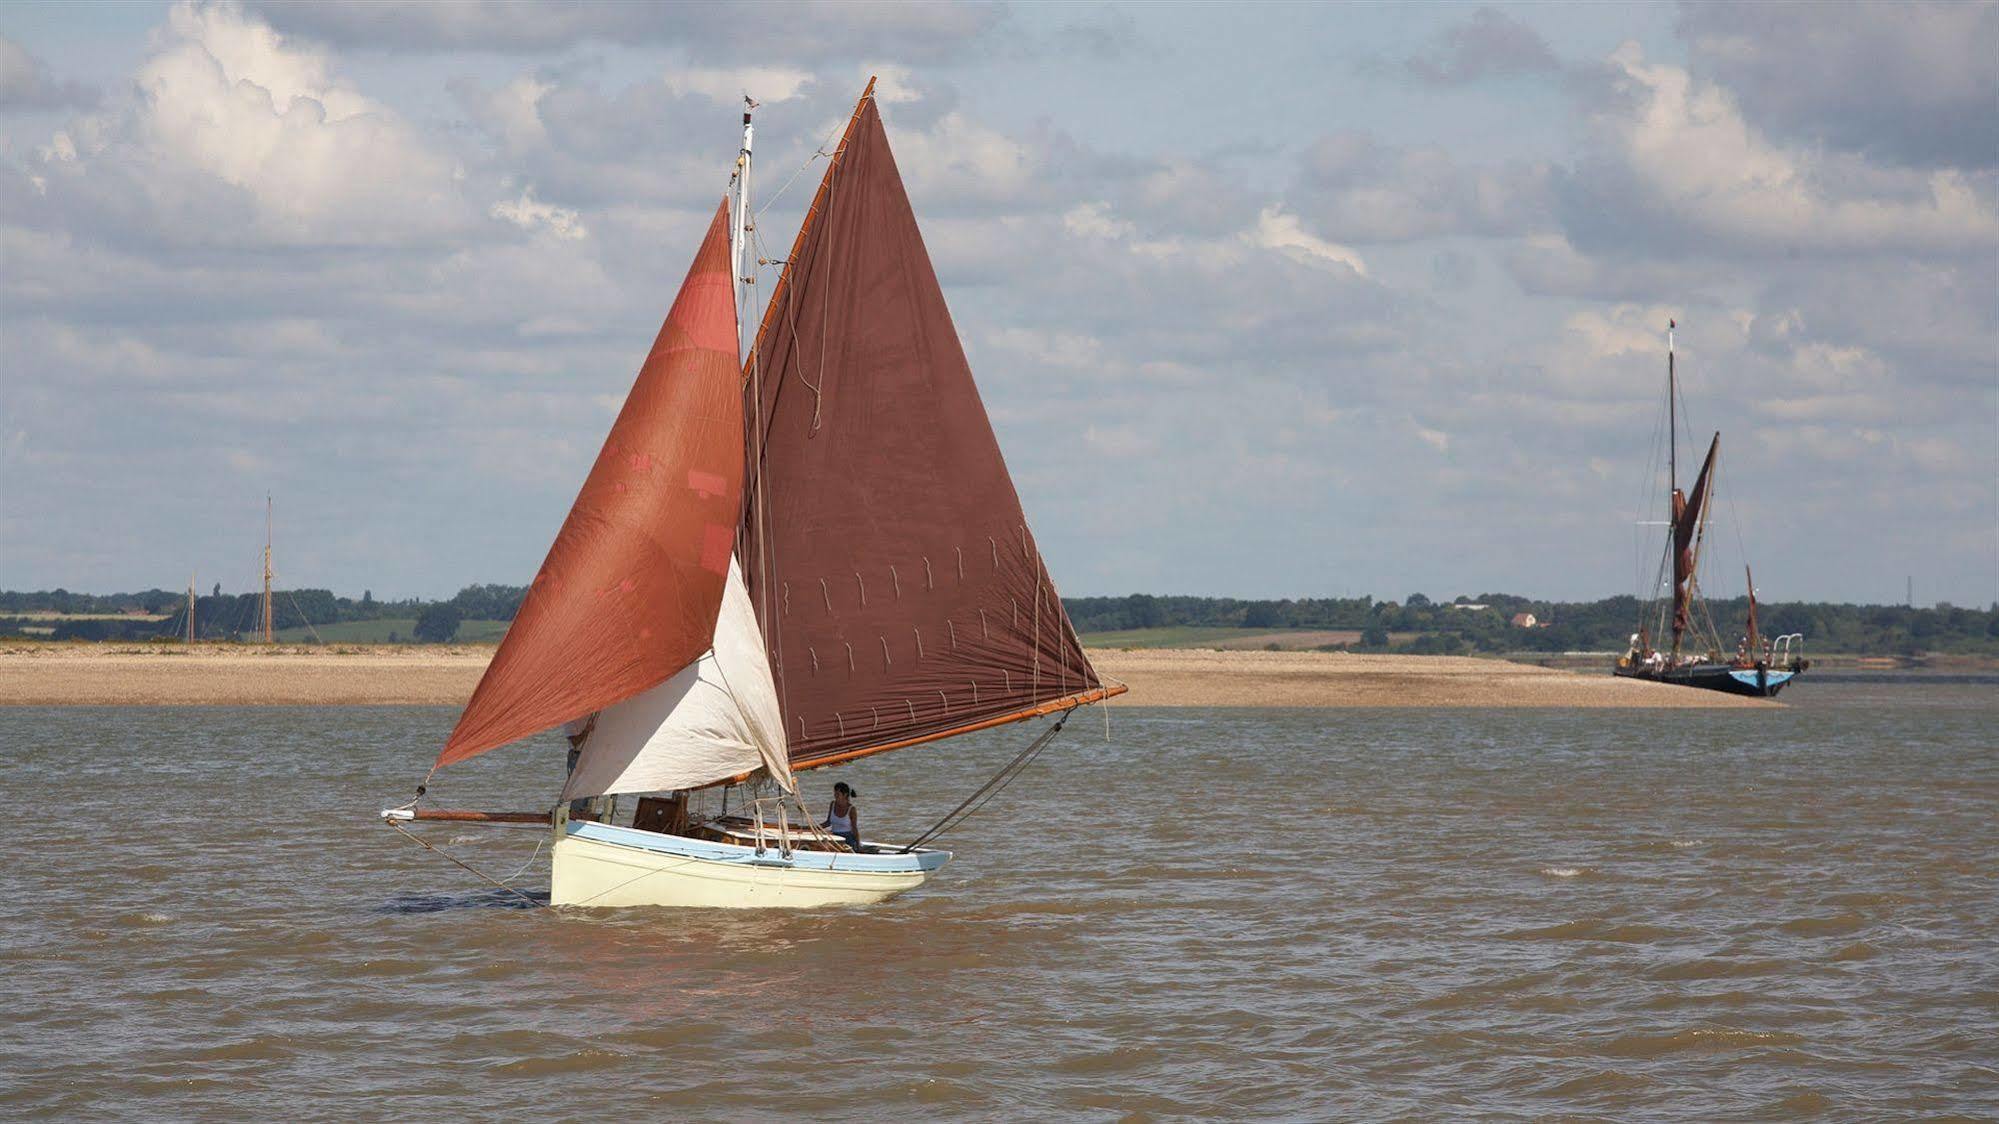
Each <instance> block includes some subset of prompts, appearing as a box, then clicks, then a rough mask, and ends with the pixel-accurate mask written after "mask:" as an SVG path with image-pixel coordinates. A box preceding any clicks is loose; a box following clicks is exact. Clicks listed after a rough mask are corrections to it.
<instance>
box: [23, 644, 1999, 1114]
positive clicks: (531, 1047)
mask: <svg viewBox="0 0 1999 1124" xmlns="http://www.w3.org/2000/svg"><path fill="white" fill-rule="evenodd" d="M1786 699H1787V700H1788V701H1792V702H1793V703H1794V704H1795V705H1793V706H1792V707H1790V708H1788V709H1783V710H1769V711H1714V712H1697V711H1689V712H1650V713H1643V712H1615V711H1590V712H1559V711H1518V710H1516V711H1504V712H1500V711H1472V710H1455V711H1443V710H1438V711H1421V710H1417V711H1410V710H1401V711H1393V712H1388V711H1310V712H1306V711H1265V712H1255V711H1144V710H1138V709H1122V710H1119V711H1117V712H1116V714H1115V721H1114V728H1113V737H1112V739H1111V741H1110V742H1109V743H1105V741H1104V740H1103V730H1102V725H1101V722H1100V720H1096V719H1090V720H1080V719H1079V720H1078V722H1077V723H1076V724H1075V725H1074V726H1072V727H1071V730H1070V731H1069V733H1068V734H1066V735H1065V736H1064V740H1063V741H1061V742H1058V743H1057V746H1056V748H1054V749H1051V750H1050V752H1049V753H1048V754H1047V755H1046V756H1044V757H1043V758H1042V763H1041V764H1039V765H1037V766H1036V768H1035V769H1034V770H1033V771H1031V772H1029V773H1028V774H1027V775H1026V776H1025V777H1023V778H1022V779H1021V780H1020V782H1019V783H1017V784H1016V785H1015V786H1014V787H1013V788H1012V789H1010V790H1009V791H1008V793H1007V795H1006V797H1005V798H1004V801H1003V804H1002V805H996V806H995V807H994V809H991V810H989V811H988V812H987V813H985V814H984V815H983V816H981V817H980V818H977V819H974V820H973V821H971V822H970V823H969V824H967V825H966V827H965V828H964V829H963V830H962V831H961V833H960V834H958V835H957V836H956V837H954V839H953V840H952V842H953V844H954V846H955V847H956V849H957V851H958V858H957V860H956V861H955V862H954V863H953V864H952V865H951V866H950V867H948V868H946V870H945V872H944V876H943V877H942V878H941V879H939V880H937V881H936V882H933V884H932V885H931V886H930V887H929V888H926V889H925V890H923V891H921V892H919V893H917V894H913V895H910V896H908V897H905V898H903V899H901V900H900V901H897V902H894V903H890V904H889V905H886V906H882V907H876V908H872V909H867V910H854V911H827V912H817V913H805V914H769V915H741V914H716V913H707V912H664V911H662V912H647V913H636V912H633V913H622V914H611V913H603V914H573V913H564V912H558V911H552V910H547V909H529V908H521V907H519V903H518V902H515V903H511V904H510V903H509V902H508V901H507V900H506V898H505V897H504V896H503V895H500V894H498V893H497V892H494V891H488V890H485V889H483V888H482V887H481V886H480V885H479V884H478V883H476V882H474V881H472V880H471V879H470V878H469V877H468V876H466V875H464V874H463V873H462V872H460V871H458V870H456V869H455V868H453V867H450V866H449V865H447V864H445V863H443V862H441V861H440V860H438V859H437V858H436V857H434V856H432V855H430V854H428V853H426V852H423V851H421V850H419V849H418V848H416V847H414V846H412V845H410V844H409V843H406V842H404V841H403V840H401V839H400V838H398V837H397V836H395V835H394V834H393V833H391V832H389V831H387V830H386V829H384V828H382V827H379V826H377V825H376V824H374V823H372V822H371V817H372V815H373V812H374V810H375V809H376V808H378V807H379V806H381V804H382V803H384V802H389V803H396V802H400V801H401V800H402V799H403V798H404V797H405V795H406V794H407V792H408V790H409V787H410V785H411V784H413V783H414V781H415V780H416V778H417V776H418V775H419V774H420V773H421V770H422V767H423V764H424V763H426V762H427V761H428V759H429V756H430V755H431V754H432V753H433V752H434V750H435V747H436V746H437V745H438V743H439V741H440V740H441V738H442V737H443V735H444V733H445V732H446V730H447V728H448V727H449V725H450V722H451V718H452V715H451V714H450V713H449V712H447V711H442V710H396V709H341V710H333V709H268V710H213V709H211V710H166V709H158V710H92V709H70V710H14V711H7V712H5V713H0V742H4V761H5V765H4V772H0V795H3V796H4V800H5V806H6V807H7V808H9V809H10V810H12V811H13V813H14V820H13V835H12V845H11V847H10V849H9V854H8V856H7V861H6V863H5V865H4V867H0V897H4V901H5V903H6V906H5V922H4V929H0V1000H4V1005H5V1010H6V1012H7V1018H6V1019H5V1020H4V1021H0V1116H15V1115H53V1114H67V1115H80V1116H87V1117H108V1116H121V1117H124V1116H139V1115H146V1116H165V1117H176V1118H188V1117H196V1116H199V1117H203V1118H209V1119H270V1118H273V1117H279V1116H283V1117H289V1118H294V1119H299V1120H314V1119H330V1118H336V1117H337V1118H343V1119H346V1118H354V1117H364V1118H372V1117H384V1116H390V1115H415V1114H419V1113H422V1114H442V1115H444V1116H446V1117H451V1118H461V1117H493V1116H498V1115H500V1114H502V1113H507V1114H516V1115H520V1114H533V1115H536V1116H551V1117H557V1118H561V1117H570V1116H584V1115H591V1116H603V1117H607V1118H611V1119H626V1118H635V1117H636V1116H637V1115H639V1114H644V1115H647V1116H658V1115H666V1116H695V1117H703V1118H734V1119H742V1118H747V1117H750V1116H752V1115H756V1114H762V1113H773V1114H779V1115H782V1116H785V1117H788V1118H796V1119H814V1118H817V1119H850V1118H856V1117H863V1116H879V1115H881V1114H883V1113H888V1112H895V1113H901V1114H904V1115H915V1116H936V1117H970V1118H1018V1117H1022V1116H1029V1117H1044V1118H1045V1117H1053V1116H1062V1117H1070V1116H1076V1117H1084V1118H1103V1119H1122V1118H1129V1119H1145V1118H1148V1117H1171V1116H1177V1115H1182V1114H1190V1115H1201V1116H1216V1117H1286V1118H1328V1117H1354V1116H1370V1117H1375V1116H1386V1115H1393V1114H1410V1115H1416V1116H1425V1117H1433V1116H1455V1115H1467V1114H1474V1113H1479V1114H1483V1113H1501V1114H1519V1115H1528V1116H1544V1115H1584V1116H1606V1117H1616V1118H1638V1117H1648V1116H1649V1117H1675V1118H1721V1117H1743V1116H1756V1115H1768V1114H1775V1115H1791V1114H1811V1113H1824V1114H1827V1115H1830V1116H1834V1117H1843V1118H1875V1117H1883V1116H1905V1115H1933V1114H1961V1115H1965V1116H1986V1117H1989V1116H1993V1115H1995V1114H1999V1071H1996V1070H1995V1065H1996V1064H1999V1062H1995V1059H1999V1050H1995V1048H1994V1046H1993V1043H1994V1041H1995V1036H1999V937H1995V934H1999V885H1995V873H1994V871H1995V864H1999V823H1995V810H1999V751H1995V747H1994V742H1995V740H1999V734H1995V731H1999V688H1995V687H1994V686H1991V685H1957V686H1921V687H1912V686H1881V687H1874V686H1868V685H1856V684H1827V685H1823V686H1817V687H1814V686H1813V685H1810V684H1806V685H1802V686H1800V687H1798V688H1797V689H1796V690H1795V691H1794V692H1793V693H1791V694H1789V695H1787V696H1786ZM1027 736H1028V734H1027V732H1025V731H1020V730H1016V731H1013V732H1012V733H1011V734H1008V735H1005V736H995V737H990V738H986V739H984V740H973V741H970V742H969V744H966V745H964V746H962V747H959V748H956V749H954V748H951V747H938V748H931V749H919V750H913V751H910V752H907V753H901V754H893V755H889V756H888V757H885V758H880V759H875V760H872V761H869V762H866V763H863V764H861V765H858V766H855V767H851V768H848V769H846V770H843V771H840V772H839V773H838V774H837V775H838V776H839V777H842V778H844V779H848V780H851V781H853V782H854V783H855V784H856V785H858V787H859V788H860V789H861V792H862V793H863V795H864V800H863V802H862V803H863V808H864V810H865V813H866V815H867V816H868V820H869V827H870V831H871V834H885V835H888V836H890V837H894V836H896V835H898V834H900V833H902V832H904V831H906V830H908V829H912V828H915V827H917V826H919V825H921V824H923V823H926V822H927V821H928V820H929V819H930V818H931V817H933V816H935V815H937V814H939V813H941V812H942V811H944V810H945V809H947V808H948V807H950V805H952V804H953V803H955V802H956V801H957V799H958V798H959V797H960V796H961V795H962V794H964V793H965V792H967V791H968V790H969V789H970V788H971V787H973V786H975V785H976V784H977V783H978V782H979V781H980V780H982V779H983V778H984V776H985V775H986V774H987V773H988V772H989V771H990V770H991V769H993V768H995V767H996V766H997V765H998V764H1000V763H1001V762H1002V761H1003V760H1005V758H1006V757H1008V756H1010V755H1011V753H1012V752H1013V750H1014V748H1015V747H1017V746H1018V745H1020V744H1022V739H1024V738H1025V737H1027ZM557 760H559V755H558V754H556V753H555V751H554V749H553V747H552V746H542V747H539V749H538V750H534V751H530V750H525V749H523V750H513V751H505V752H501V753H496V754H493V755H491V756H490V757H489V758H487V759H484V760H482V761H480V762H478V763H474V764H471V765H468V766H466V767H463V768H462V769H460V770H455V772H457V773H458V775H457V776H450V775H447V776H446V778H444V780H443V781H442V783H441V784H440V786H439V788H440V794H441V795H442V796H444V797H445V798H446V800H447V801H449V802H452V803H465V804H488V805H490V804H491V803H494V802H497V803H500V804H502V805H516V804H521V803H524V802H525V801H526V800H527V798H528V796H529V795H530V794H532V795H534V796H538V797H546V796H547V795H548V794H549V793H550V792H551V791H552V788H553V785H554V769H555V766H554V764H553V763H554V762H555V761H557ZM835 776H836V774H834V773H821V774H809V775H808V777H809V782H808V783H809V785H810V787H811V788H812V789H813V791H814V792H815V793H822V794H823V791H824V790H825V789H827V788H828V787H830V785H831V783H832V781H833V780H834V779H835ZM889 829H893V830H889ZM430 838H433V839H436V840H438V841H439V842H440V843H442V844H444V845H446V846H448V847H450V848H451V849H452V850H453V851H454V852H456V853H458V854H460V855H462V856H464V857H466V858H467V859H469V860H471V861H473V862H474V863H475V864H476V865H479V866H482V867H483V868H485V869H488V870H491V871H494V872H497V873H506V872H509V871H512V870H514V869H515V868H517V867H520V866H521V865H522V864H523V863H526V862H527V860H528V859H529V857H530V854H531V852H532V851H533V850H534V847H535V844H536V841H537V840H538V838H539V833H538V832H536V831H535V830H533V829H518V830H514V829H492V828H488V829H471V828H450V827H446V828H443V829H432V834H431V836H430ZM546 877H547V873H546V867H545V860H544V861H543V862H538V863H535V864H532V865H531V866H530V870H529V873H528V874H526V875H524V876H523V877H522V879H521V882H522V884H523V885H525V886H528V887H531V888H545V885H546Z"/></svg>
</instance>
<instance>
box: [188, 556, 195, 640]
mask: <svg viewBox="0 0 1999 1124" xmlns="http://www.w3.org/2000/svg"><path fill="white" fill-rule="evenodd" d="M187 642H188V643H190V644H192V643H194V575H193V574H192V573H190V574H188V576H187Z"/></svg>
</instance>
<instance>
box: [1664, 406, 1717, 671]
mask: <svg viewBox="0 0 1999 1124" xmlns="http://www.w3.org/2000/svg"><path fill="white" fill-rule="evenodd" d="M1719 452H1721V434H1719V433H1717V434H1715V435H1714V440H1713V441H1712V442H1710V443H1709V445H1708V447H1707V458H1706V459H1705V460H1703V461H1701V470H1700V472H1699V474H1697V475H1696V476H1695V477H1694V487H1693V491H1691V492H1688V493H1686V494H1685V495H1682V494H1681V493H1680V490H1679V489H1678V488H1675V489H1673V531H1672V534H1673V648H1674V650H1675V651H1678V650H1679V646H1680V636H1681V635H1682V634H1683V633H1685V632H1686V631H1687V627H1688V625H1689V624H1690V623H1691V621H1690V616H1689V614H1690V611H1691V604H1692V600H1693V587H1692V582H1693V578H1694V568H1695V564H1696V563H1697V562H1698V559H1696V558H1695V557H1694V549H1695V547H1694V544H1695V540H1696V538H1697V536H1698V533H1699V531H1700V527H1701V523H1702V515H1703V513H1704V512H1705V511H1706V509H1707V498H1708V482H1709V479H1710V478H1711V477H1712V476H1713V475H1714V458H1715V455H1716V454H1717V453H1719Z"/></svg>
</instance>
